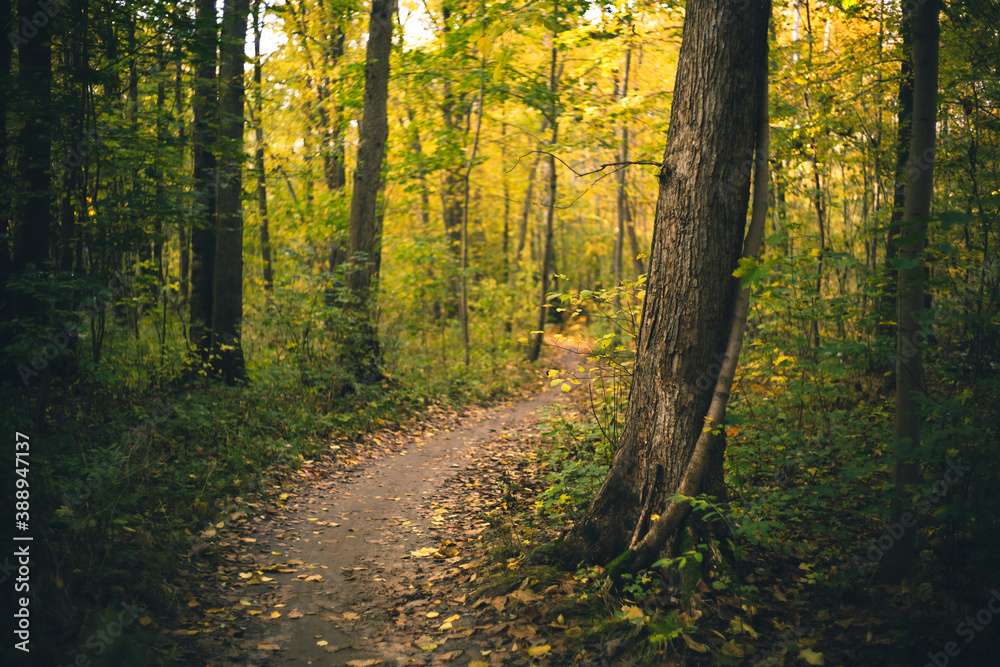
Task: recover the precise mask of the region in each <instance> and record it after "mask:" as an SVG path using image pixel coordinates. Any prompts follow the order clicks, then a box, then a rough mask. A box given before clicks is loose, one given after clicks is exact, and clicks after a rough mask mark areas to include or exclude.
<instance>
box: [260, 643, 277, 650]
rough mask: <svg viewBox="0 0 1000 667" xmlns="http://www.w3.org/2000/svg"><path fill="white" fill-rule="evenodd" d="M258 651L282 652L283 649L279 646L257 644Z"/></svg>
mask: <svg viewBox="0 0 1000 667" xmlns="http://www.w3.org/2000/svg"><path fill="white" fill-rule="evenodd" d="M257 650H258V651H280V650H281V647H280V646H278V645H277V644H257Z"/></svg>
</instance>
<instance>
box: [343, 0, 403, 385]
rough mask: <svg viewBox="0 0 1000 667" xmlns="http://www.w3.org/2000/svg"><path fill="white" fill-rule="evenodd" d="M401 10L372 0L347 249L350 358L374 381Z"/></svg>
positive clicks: (388, 0)
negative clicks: (392, 68) (385, 177)
mask: <svg viewBox="0 0 1000 667" xmlns="http://www.w3.org/2000/svg"><path fill="white" fill-rule="evenodd" d="M395 11H396V0H372V10H371V19H370V20H369V23H368V47H367V52H366V55H365V96H364V110H363V112H362V115H361V124H360V126H359V128H358V134H359V140H358V161H357V168H356V169H355V171H354V190H353V192H352V193H351V215H350V221H349V232H348V245H347V253H348V261H350V262H351V264H352V266H351V268H350V270H349V271H348V273H347V288H348V290H349V291H350V293H351V296H352V299H353V302H354V307H355V310H356V317H357V332H356V335H355V336H354V340H353V347H352V349H350V350H348V351H347V355H348V359H349V360H350V361H349V365H350V366H351V370H352V372H353V373H354V375H355V377H356V378H357V379H358V380H359V381H361V382H368V383H370V382H376V381H378V380H380V379H381V378H382V373H381V370H380V369H379V366H380V365H381V356H382V353H381V347H380V345H379V340H378V331H377V329H376V323H375V304H374V296H373V290H374V289H375V288H377V283H378V269H379V265H380V264H381V253H382V229H381V224H380V216H379V212H378V194H379V183H380V180H381V171H382V161H383V159H384V158H385V144H386V141H387V140H388V138H389V121H388V116H387V104H388V99H389V56H390V54H391V52H392V27H393V24H392V16H393V14H394V13H395Z"/></svg>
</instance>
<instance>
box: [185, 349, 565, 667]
mask: <svg viewBox="0 0 1000 667" xmlns="http://www.w3.org/2000/svg"><path fill="white" fill-rule="evenodd" d="M567 354H568V353H567ZM571 356H572V355H571V354H569V357H571ZM566 359H567V356H565V355H564V356H563V357H562V360H566ZM546 384H547V383H546ZM566 396H567V395H566V394H565V393H563V392H561V391H560V390H559V388H558V387H555V388H546V389H544V390H542V391H540V392H539V393H536V394H535V395H532V396H530V397H529V398H526V399H522V400H517V401H513V402H509V403H506V404H502V405H498V406H494V407H490V408H485V409H473V410H471V411H469V413H466V414H465V415H463V416H462V418H461V420H460V422H459V424H458V425H457V427H456V428H454V429H453V430H448V431H442V432H436V433H435V432H432V431H425V432H424V433H423V434H422V436H412V437H409V438H408V439H409V442H408V443H406V442H404V444H403V446H402V447H400V446H399V443H398V442H397V445H396V447H395V448H394V449H395V450H396V451H392V452H391V453H388V454H386V455H385V456H383V457H382V458H379V459H377V460H375V461H373V462H369V463H361V464H358V465H355V466H352V467H350V468H348V469H346V470H343V469H341V470H340V471H334V470H331V469H330V467H329V466H327V467H326V468H324V467H322V465H320V464H317V465H316V466H310V465H306V466H305V469H304V470H303V471H301V472H300V474H299V475H298V476H299V477H300V479H303V478H304V481H303V482H302V483H301V484H299V485H298V486H297V487H296V488H293V489H289V488H288V487H287V485H286V487H285V488H284V489H283V490H284V491H286V492H287V493H284V494H282V495H281V496H280V498H281V499H282V500H281V501H279V502H278V503H277V505H276V506H275V507H273V508H271V509H265V511H264V513H263V514H260V513H258V514H260V516H258V517H254V521H257V523H255V524H253V525H252V528H253V532H252V533H251V534H252V535H253V537H252V538H244V540H243V541H245V542H250V541H253V551H254V553H252V554H250V553H248V554H244V556H243V557H242V558H241V559H240V560H241V561H242V562H241V563H240V565H239V567H238V568H237V569H240V570H241V571H242V570H245V571H243V572H242V574H240V577H241V578H242V579H243V581H240V580H239V579H235V577H233V579H235V584H234V586H235V587H236V588H234V589H232V590H231V591H230V592H231V593H240V594H239V595H236V596H230V597H229V600H230V601H233V602H236V603H238V604H243V605H246V606H247V608H248V609H249V608H251V607H252V608H253V609H254V610H256V611H253V612H249V613H254V614H256V615H255V616H253V617H251V618H252V619H253V622H252V624H251V626H250V627H248V628H246V633H245V635H244V638H242V639H237V638H235V637H234V638H233V641H232V643H230V646H231V647H239V648H240V649H242V651H236V652H234V651H233V650H230V651H228V652H227V653H228V657H229V658H231V659H234V660H232V662H228V661H226V660H219V661H218V662H209V663H208V664H209V665H226V664H239V665H268V666H270V665H311V664H319V665H324V666H326V665H329V666H340V665H354V666H355V667H357V666H366V665H375V664H389V665H392V664H397V663H398V664H454V665H465V664H468V663H469V662H470V660H480V661H484V662H487V663H490V664H493V665H497V664H505V663H506V662H507V661H506V660H505V656H506V657H510V654H509V653H504V650H503V649H502V648H501V646H502V645H503V644H508V645H509V644H510V643H511V641H512V640H511V637H510V636H508V635H509V634H510V630H511V629H512V628H513V625H511V624H512V623H513V620H511V624H507V623H496V621H497V620H498V619H497V618H495V617H494V618H492V619H490V620H491V621H493V622H490V621H488V620H486V619H485V618H484V619H483V620H481V621H478V622H477V618H478V616H479V615H480V614H482V613H483V612H484V611H485V610H488V611H489V612H491V613H492V612H494V609H493V608H492V607H489V606H488V605H487V606H486V607H485V608H484V609H479V610H478V611H476V610H475V608H476V607H479V606H480V605H484V604H485V601H481V602H480V603H479V604H476V605H473V604H472V601H471V600H469V601H468V604H466V601H467V596H466V595H465V594H464V592H463V590H461V588H460V585H461V584H463V583H469V582H470V581H475V579H476V568H477V567H478V566H479V565H481V564H482V562H483V561H484V560H485V559H483V558H476V556H478V555H479V553H480V552H481V551H482V549H481V548H470V549H467V550H466V551H467V552H466V551H463V546H470V547H471V546H472V544H473V543H474V542H475V540H476V539H477V538H478V536H479V535H480V534H481V533H483V532H484V531H486V530H487V529H488V528H489V524H488V522H487V521H485V520H483V518H482V516H476V514H477V513H476V511H475V510H476V509H478V508H480V507H482V503H481V501H479V500H477V499H478V498H481V497H483V496H487V495H489V494H490V493H492V494H493V495H494V496H495V495H496V493H497V490H496V488H495V487H496V486H497V478H498V474H499V475H500V476H504V475H506V473H507V471H508V470H509V472H510V473H511V474H512V475H515V476H516V475H519V474H520V473H519V472H518V470H519V469H520V470H526V469H527V468H528V467H529V464H530V462H529V458H530V454H529V452H530V449H531V447H530V445H529V446H526V445H525V444H524V443H526V442H528V441H529V440H530V439H531V438H532V437H534V435H535V432H534V429H533V427H534V426H535V424H536V423H537V420H538V417H539V416H540V411H541V410H542V409H543V408H545V407H546V406H550V405H552V404H554V403H557V402H561V401H564V400H565V399H564V397H566ZM376 439H377V434H376ZM511 445H514V446H513V449H514V450H517V451H516V452H514V453H511ZM390 449H392V447H390ZM515 459H517V460H516V461H515ZM519 462H520V464H523V465H520V464H519ZM307 463H308V462H307ZM491 487H492V488H491ZM479 514H481V512H480V513H479ZM262 517H263V518H262ZM248 527H250V526H248ZM466 543H467V544H466ZM476 547H479V545H476ZM470 561H471V562H470ZM247 575H250V577H251V578H249V581H247V579H248V576H247ZM242 584H248V585H246V586H245V587H241V585H242ZM265 587H266V588H265ZM248 595H254V597H253V598H248V597H247V596H248ZM247 603H249V604H247ZM497 611H499V610H497ZM277 614H280V616H279V615H277ZM456 617H457V618H456ZM448 623H450V626H449V625H448ZM442 626H444V627H443V629H442ZM503 630H507V631H508V632H501V631H503ZM516 641H517V639H516V638H515V639H514V642H515V643H516ZM522 643H524V642H523V640H522ZM203 650H205V648H204V647H203ZM238 652H242V655H239V656H237V653H238ZM483 652H487V653H485V655H484V653H483ZM215 657H216V658H222V656H219V655H216V656H215ZM379 661H380V662H379Z"/></svg>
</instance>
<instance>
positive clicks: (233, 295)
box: [212, 0, 250, 384]
mask: <svg viewBox="0 0 1000 667" xmlns="http://www.w3.org/2000/svg"><path fill="white" fill-rule="evenodd" d="M249 12H250V0H226V2H225V8H224V9H223V15H222V43H221V46H220V49H219V83H220V84H221V85H222V91H221V99H220V100H219V116H220V122H219V125H220V129H221V131H220V132H219V135H220V137H221V138H222V140H223V141H224V142H225V144H224V146H223V149H222V151H221V153H220V156H219V201H218V225H217V226H216V241H215V277H214V288H215V289H214V294H213V297H212V348H213V349H212V352H213V356H214V358H215V361H214V367H215V369H216V370H217V371H218V372H219V373H220V374H221V375H222V379H223V380H224V381H225V382H226V384H233V383H235V382H239V381H242V380H245V379H246V363H245V361H244V359H243V345H242V342H241V337H242V336H241V329H242V326H243V324H242V323H243V202H242V195H243V126H244V109H243V103H244V99H245V90H244V85H243V60H244V55H243V53H244V51H245V49H246V38H247V14H248V13H249Z"/></svg>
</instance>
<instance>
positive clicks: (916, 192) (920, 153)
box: [880, 0, 940, 582]
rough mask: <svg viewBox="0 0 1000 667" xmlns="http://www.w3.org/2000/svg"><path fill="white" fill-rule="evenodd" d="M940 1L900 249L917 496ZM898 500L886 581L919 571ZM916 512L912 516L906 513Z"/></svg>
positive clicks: (902, 478) (927, 28)
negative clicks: (898, 531) (896, 533)
mask: <svg viewBox="0 0 1000 667" xmlns="http://www.w3.org/2000/svg"><path fill="white" fill-rule="evenodd" d="M939 11H940V5H939V3H938V0H927V2H925V3H923V4H918V5H917V9H916V12H915V13H914V15H913V17H912V21H913V125H912V131H911V134H910V159H909V168H908V170H907V174H908V176H909V178H908V182H907V185H906V204H905V206H904V209H903V221H902V225H901V227H902V228H903V229H902V231H903V232H904V233H903V238H904V239H906V241H905V243H903V244H902V245H901V246H900V248H899V258H900V260H901V262H902V263H901V268H900V269H899V318H898V320H897V321H898V323H899V324H898V328H897V334H896V415H895V422H894V434H893V435H894V437H893V440H895V442H897V443H900V445H899V447H898V451H897V453H896V468H895V470H894V472H893V482H894V483H895V484H896V485H897V487H898V488H899V489H901V493H900V494H899V496H898V497H899V498H909V497H911V496H912V495H913V491H912V487H913V486H914V485H916V484H917V483H918V482H919V481H920V466H919V465H918V463H917V462H916V461H914V460H913V458H912V456H913V455H912V454H911V453H910V452H912V451H914V449H915V448H916V446H917V444H918V443H919V440H920V421H919V417H918V415H917V410H918V408H919V405H918V401H917V398H918V394H920V393H923V392H924V391H925V389H924V372H923V362H922V356H923V355H922V352H921V350H922V348H923V345H924V344H926V342H927V335H926V334H925V333H924V331H923V327H922V326H921V325H920V323H919V321H918V320H917V315H918V314H919V313H920V311H922V310H923V309H924V280H925V271H926V266H925V263H924V255H923V251H924V243H925V241H926V239H927V218H928V216H930V214H931V195H932V194H933V191H934V143H935V138H936V127H937V94H938V49H939V47H938V36H939V32H940V27H939V24H938V13H939ZM908 510H909V508H907V507H903V506H902V505H901V504H900V503H899V502H897V503H896V504H895V506H894V508H893V513H892V518H891V520H890V524H896V522H901V523H902V525H903V526H906V527H907V528H906V530H905V531H904V532H903V534H902V536H900V537H899V538H898V539H897V540H896V543H895V545H894V546H892V547H891V548H890V549H889V550H888V551H886V552H885V556H884V558H883V561H882V570H881V572H880V576H881V578H882V579H883V580H884V581H890V582H898V581H900V580H901V579H903V578H904V577H906V576H910V575H912V574H913V573H914V571H915V570H916V548H915V544H916V531H917V529H916V528H915V527H914V525H913V523H911V521H910V519H913V520H914V521H915V516H916V513H915V512H910V511H908ZM906 514H909V515H910V516H909V518H908V517H907V516H906Z"/></svg>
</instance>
